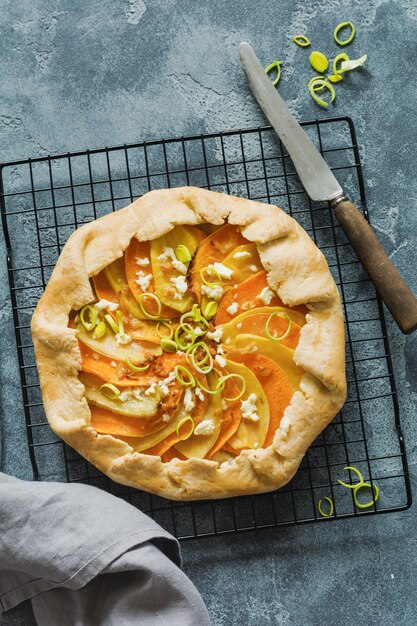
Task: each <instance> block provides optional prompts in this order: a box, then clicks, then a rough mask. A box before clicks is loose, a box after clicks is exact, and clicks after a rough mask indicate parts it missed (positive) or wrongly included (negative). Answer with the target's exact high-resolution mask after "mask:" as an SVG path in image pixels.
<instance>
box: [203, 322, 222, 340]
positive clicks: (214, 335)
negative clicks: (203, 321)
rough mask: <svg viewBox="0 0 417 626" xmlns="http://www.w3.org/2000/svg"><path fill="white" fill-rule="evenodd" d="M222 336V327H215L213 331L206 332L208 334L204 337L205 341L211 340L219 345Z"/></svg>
mask: <svg viewBox="0 0 417 626" xmlns="http://www.w3.org/2000/svg"><path fill="white" fill-rule="evenodd" d="M222 335H223V328H222V326H216V328H215V329H214V330H213V331H211V330H209V331H208V333H207V334H206V337H207V339H212V340H213V341H215V342H216V343H219V342H220V340H221V338H222Z"/></svg>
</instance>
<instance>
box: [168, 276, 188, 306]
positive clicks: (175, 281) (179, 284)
mask: <svg viewBox="0 0 417 626" xmlns="http://www.w3.org/2000/svg"><path fill="white" fill-rule="evenodd" d="M169 282H170V283H171V285H174V287H175V289H176V290H177V293H176V294H175V295H174V300H181V298H182V296H183V295H184V294H185V292H186V291H187V289H188V284H187V279H186V278H185V276H177V277H174V278H170V279H169Z"/></svg>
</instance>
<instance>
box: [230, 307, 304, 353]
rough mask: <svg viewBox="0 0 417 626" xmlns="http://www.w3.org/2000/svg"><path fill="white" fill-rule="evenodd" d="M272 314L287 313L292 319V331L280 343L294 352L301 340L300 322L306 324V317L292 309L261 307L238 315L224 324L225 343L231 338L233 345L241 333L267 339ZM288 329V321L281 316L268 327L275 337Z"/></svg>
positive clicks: (275, 318) (275, 317)
mask: <svg viewBox="0 0 417 626" xmlns="http://www.w3.org/2000/svg"><path fill="white" fill-rule="evenodd" d="M272 313H285V315H288V317H289V318H290V319H291V321H292V324H291V330H290V332H289V334H288V336H287V337H286V338H285V339H283V340H282V341H281V342H280V343H282V345H284V346H287V347H288V348H291V349H292V350H295V348H296V347H297V344H298V341H299V339H300V330H301V328H300V325H299V323H298V322H302V323H304V316H303V315H302V314H301V313H299V312H298V311H293V310H292V309H287V308H285V307H279V306H275V307H259V308H256V309H251V310H250V311H245V312H244V313H241V314H240V315H237V317H234V318H233V319H232V321H231V322H228V323H227V324H224V326H223V335H222V336H223V341H225V340H226V339H227V338H229V339H230V340H231V342H232V343H233V342H234V340H235V337H236V335H239V334H241V333H245V334H249V333H250V334H251V335H259V336H260V337H264V338H265V339H267V338H268V337H267V334H266V323H267V321H268V319H269V317H270V316H271V315H272ZM287 328H288V320H287V319H286V318H285V317H280V316H279V315H275V316H274V317H273V318H272V319H271V321H270V323H269V325H268V330H269V332H270V334H271V335H272V336H274V333H276V335H277V337H279V336H281V335H283V334H284V333H285V332H286V330H287ZM271 341H272V340H271Z"/></svg>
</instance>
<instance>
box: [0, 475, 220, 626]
mask: <svg viewBox="0 0 417 626" xmlns="http://www.w3.org/2000/svg"><path fill="white" fill-rule="evenodd" d="M180 559H181V557H180V550H179V545H178V542H177V541H176V540H175V539H174V537H172V536H171V535H170V534H169V533H168V532H166V531H165V530H163V529H162V528H161V527H160V526H158V524H156V522H154V521H153V520H151V519H150V518H148V517H147V516H146V515H144V514H143V513H141V512H140V511H138V510H137V509H136V508H134V507H133V506H131V505H130V504H128V503H127V502H125V501H124V500H121V499H120V498H116V497H115V496H112V495H110V494H108V493H106V492H104V491H101V490H99V489H96V488H95V487H89V486H86V485H77V484H63V483H37V482H33V483H31V482H26V481H21V480H18V479H16V478H12V477H10V476H6V475H5V474H2V473H1V472H0V615H1V614H2V613H3V612H4V611H7V610H8V609H11V608H12V607H14V606H16V605H18V604H19V603H20V602H23V601H24V600H27V599H31V600H32V605H33V610H34V614H35V618H36V620H37V623H38V624H39V625H41V626H55V624H57V625H58V624H59V626H116V625H117V626H130V625H131V624H141V625H144V626H148V625H149V626H162V625H164V626H177V625H178V626H194V625H197V624H198V625H199V626H209V624H210V620H209V617H208V613H207V610H206V608H205V605H204V603H203V601H202V599H201V597H200V595H199V593H198V591H197V590H196V588H195V587H194V585H193V584H192V583H191V582H190V580H189V579H188V578H187V576H186V575H185V574H184V573H183V572H182V571H181V570H180V569H179V566H180V564H181V560H180Z"/></svg>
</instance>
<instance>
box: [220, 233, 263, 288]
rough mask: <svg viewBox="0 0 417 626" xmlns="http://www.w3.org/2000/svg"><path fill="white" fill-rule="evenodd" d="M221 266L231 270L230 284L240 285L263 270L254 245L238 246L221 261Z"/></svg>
mask: <svg viewBox="0 0 417 626" xmlns="http://www.w3.org/2000/svg"><path fill="white" fill-rule="evenodd" d="M222 263H223V265H225V266H226V267H229V268H230V269H231V270H233V276H232V278H231V279H230V282H231V283H232V284H236V283H241V282H243V281H244V280H246V279H247V278H250V277H251V276H253V275H254V274H256V273H257V272H260V271H262V270H263V266H262V263H261V259H260V258H259V254H258V249H257V247H256V244H255V243H248V244H245V245H242V246H238V247H237V248H235V249H234V250H232V252H231V253H230V254H228V255H227V257H226V258H225V259H224V260H223V261H222Z"/></svg>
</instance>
